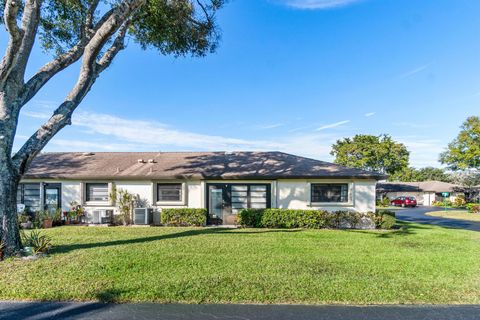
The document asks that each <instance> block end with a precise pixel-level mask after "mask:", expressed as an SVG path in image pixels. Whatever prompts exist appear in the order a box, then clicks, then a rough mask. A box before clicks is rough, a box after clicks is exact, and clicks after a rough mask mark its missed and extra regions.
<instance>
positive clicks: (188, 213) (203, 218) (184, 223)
mask: <svg viewBox="0 0 480 320" xmlns="http://www.w3.org/2000/svg"><path fill="white" fill-rule="evenodd" d="M160 220H161V223H162V224H163V225H167V226H176V227H189V226H197V227H200V226H204V225H206V224H207V209H194V208H171V209H162V212H161V213H160Z"/></svg>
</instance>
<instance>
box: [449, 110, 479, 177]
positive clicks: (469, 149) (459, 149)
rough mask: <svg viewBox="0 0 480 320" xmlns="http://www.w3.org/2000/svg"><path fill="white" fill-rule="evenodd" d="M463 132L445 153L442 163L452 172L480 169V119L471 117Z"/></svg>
mask: <svg viewBox="0 0 480 320" xmlns="http://www.w3.org/2000/svg"><path fill="white" fill-rule="evenodd" d="M460 128H461V131H460V133H459V134H458V136H457V138H456V139H455V140H453V141H452V142H451V143H450V144H449V145H448V148H447V150H446V151H445V152H443V153H442V154H441V155H440V162H441V163H443V164H446V165H448V166H449V168H450V169H452V170H465V169H480V118H479V117H476V116H472V117H469V118H468V119H467V120H466V121H465V122H464V123H463V125H462V126H461V127H460Z"/></svg>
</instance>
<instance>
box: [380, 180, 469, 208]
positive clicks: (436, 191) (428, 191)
mask: <svg viewBox="0 0 480 320" xmlns="http://www.w3.org/2000/svg"><path fill="white" fill-rule="evenodd" d="M460 189H461V187H460V186H459V185H456V184H452V183H447V182H442V181H423V182H381V183H378V184H377V199H383V198H384V197H388V198H389V199H391V200H392V199H395V198H397V197H400V196H410V197H415V198H416V199H417V202H418V204H419V205H424V206H431V205H432V204H433V202H434V201H443V200H444V197H443V196H442V193H444V192H448V193H449V194H450V195H449V199H450V201H452V202H453V201H455V199H456V198H457V197H458V196H460V195H462V196H464V193H463V192H461V191H459V190H460Z"/></svg>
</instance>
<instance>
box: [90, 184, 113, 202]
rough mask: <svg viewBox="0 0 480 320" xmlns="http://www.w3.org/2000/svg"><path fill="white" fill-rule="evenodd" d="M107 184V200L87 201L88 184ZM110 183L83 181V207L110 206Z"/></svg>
mask: <svg viewBox="0 0 480 320" xmlns="http://www.w3.org/2000/svg"><path fill="white" fill-rule="evenodd" d="M96 183H97V184H107V190H108V194H107V195H108V198H107V200H103V201H87V195H88V185H89V184H96ZM112 187H113V185H112V182H108V181H85V182H83V183H82V189H83V203H85V206H92V207H94V206H107V207H110V206H112V201H111V199H110V194H111V192H112Z"/></svg>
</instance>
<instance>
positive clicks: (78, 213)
mask: <svg viewBox="0 0 480 320" xmlns="http://www.w3.org/2000/svg"><path fill="white" fill-rule="evenodd" d="M69 214H70V215H71V216H70V218H71V219H72V221H73V222H74V223H82V222H83V218H84V217H85V209H84V208H83V207H82V206H81V205H79V204H78V203H77V201H72V202H70V212H69Z"/></svg>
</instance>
